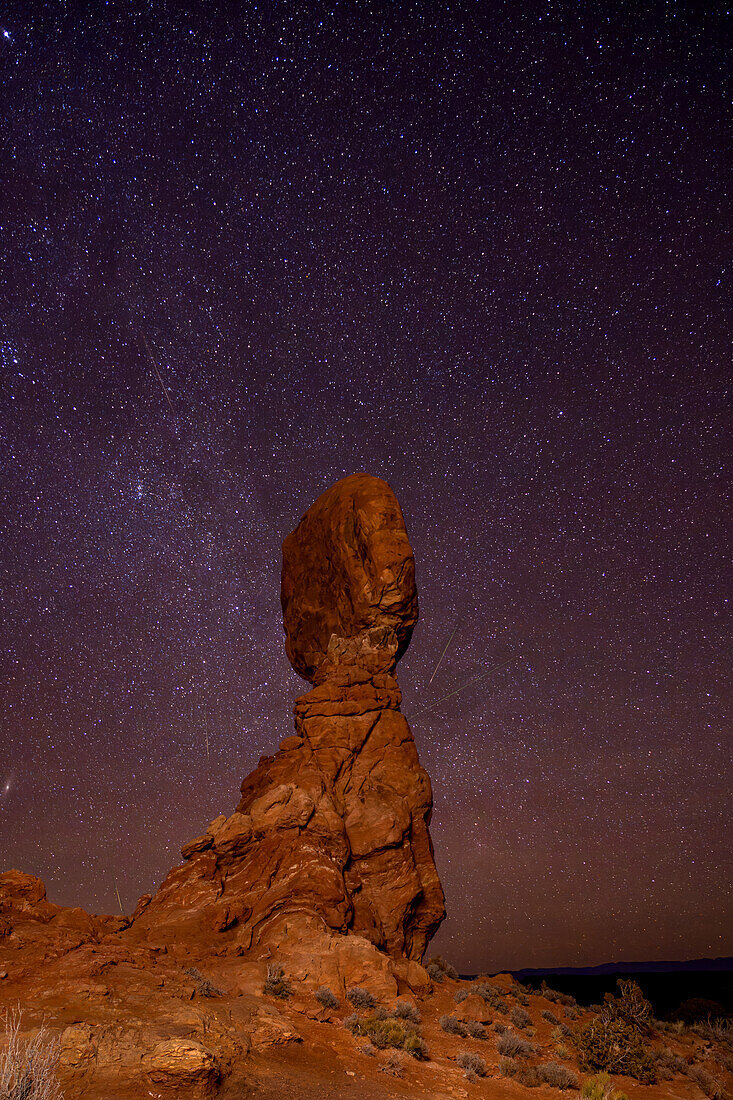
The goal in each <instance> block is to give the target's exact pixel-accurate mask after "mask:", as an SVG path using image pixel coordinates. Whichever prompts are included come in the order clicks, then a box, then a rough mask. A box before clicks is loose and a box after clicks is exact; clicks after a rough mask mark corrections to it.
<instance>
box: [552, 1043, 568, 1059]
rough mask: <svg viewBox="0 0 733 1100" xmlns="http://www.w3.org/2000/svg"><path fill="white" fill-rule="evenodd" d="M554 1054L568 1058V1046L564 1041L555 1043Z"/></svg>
mask: <svg viewBox="0 0 733 1100" xmlns="http://www.w3.org/2000/svg"><path fill="white" fill-rule="evenodd" d="M555 1054H556V1055H557V1056H558V1058H569V1057H570V1051H569V1050H568V1048H567V1047H566V1046H565V1044H564V1043H558V1044H557V1046H556V1047H555Z"/></svg>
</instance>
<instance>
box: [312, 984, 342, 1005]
mask: <svg viewBox="0 0 733 1100" xmlns="http://www.w3.org/2000/svg"><path fill="white" fill-rule="evenodd" d="M316 1000H317V1001H318V1003H319V1005H323V1007H324V1008H338V1007H339V1005H340V1004H341V1001H340V1000H339V999H338V997H337V996H336V994H335V993H334V992H333V990H331V989H329V988H328V986H327V985H322V986H320V988H319V989H317V990H316Z"/></svg>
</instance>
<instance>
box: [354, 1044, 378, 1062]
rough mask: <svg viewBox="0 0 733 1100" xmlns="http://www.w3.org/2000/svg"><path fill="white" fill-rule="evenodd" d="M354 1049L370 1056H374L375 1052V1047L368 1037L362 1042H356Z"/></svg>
mask: <svg viewBox="0 0 733 1100" xmlns="http://www.w3.org/2000/svg"><path fill="white" fill-rule="evenodd" d="M356 1049H357V1050H358V1051H359V1052H360V1053H361V1054H366V1055H368V1056H369V1057H370V1058H374V1056H375V1055H376V1053H377V1048H376V1047H375V1046H374V1044H373V1043H370V1042H369V1040H368V1039H365V1040H364V1042H363V1043H357V1044H356Z"/></svg>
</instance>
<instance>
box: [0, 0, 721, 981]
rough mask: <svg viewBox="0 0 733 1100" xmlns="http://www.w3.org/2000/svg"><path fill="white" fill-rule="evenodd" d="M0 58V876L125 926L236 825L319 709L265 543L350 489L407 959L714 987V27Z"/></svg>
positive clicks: (286, 13)
mask: <svg viewBox="0 0 733 1100" xmlns="http://www.w3.org/2000/svg"><path fill="white" fill-rule="evenodd" d="M3 20H4V22H3V25H2V27H1V28H0V30H1V31H2V37H0V95H1V96H2V105H3V145H4V150H5V151H4V155H3V157H2V158H0V194H2V196H3V197H2V199H1V200H0V250H1V251H2V259H3V263H2V265H1V267H0V370H1V372H2V396H1V398H0V416H1V419H0V469H1V470H2V479H1V480H2V496H1V497H0V522H1V523H2V531H3V538H2V542H1V545H0V570H1V571H2V572H1V576H2V583H1V584H0V608H1V609H2V622H3V629H2V638H1V640H0V656H1V660H2V669H1V670H0V671H1V675H0V714H1V715H2V734H1V735H0V860H1V863H0V869H7V868H8V867H18V868H20V869H23V870H26V871H29V872H32V873H34V874H38V875H40V876H41V877H42V878H43V879H44V881H45V882H46V885H47V888H48V892H49V896H50V897H51V899H52V900H54V901H57V902H61V903H63V904H68V905H83V906H84V907H85V908H87V909H91V910H95V911H107V912H110V911H115V910H116V909H117V901H116V894H115V886H117V887H118V888H119V891H120V895H121V897H122V900H123V904H124V906H125V909H126V910H127V911H131V910H132V908H133V907H134V905H135V902H136V899H137V897H138V896H139V895H140V894H142V893H144V892H147V891H150V890H152V889H154V887H155V885H157V884H158V883H159V882H160V881H161V879H162V878H163V876H164V875H165V873H166V872H167V870H168V869H169V867H170V866H171V865H172V864H173V863H175V862H176V860H177V859H178V858H179V856H178V849H179V848H180V845H181V844H182V843H183V842H185V841H186V840H188V839H190V838H191V837H193V836H195V835H198V834H199V833H200V832H201V831H202V829H203V827H204V826H205V824H206V823H207V822H208V821H209V820H211V819H212V818H213V817H214V816H215V815H216V814H218V813H220V812H227V813H229V812H231V810H232V809H233V808H234V805H235V804H236V801H237V798H238V788H239V784H240V782H241V780H242V778H243V777H244V776H245V775H246V774H247V773H248V772H249V771H250V770H251V769H252V768H253V767H254V766H255V765H256V763H257V760H258V758H259V756H260V755H261V754H263V753H267V752H272V751H274V750H275V749H276V747H277V745H278V743H279V741H280V740H281V739H282V738H283V737H284V736H287V735H288V734H289V733H290V730H291V728H292V705H293V701H294V698H295V696H296V695H297V694H299V693H301V692H302V691H304V690H305V689H306V685H304V683H303V682H302V681H301V680H299V678H298V677H297V675H296V674H295V673H294V672H293V671H292V669H291V668H290V666H289V664H288V661H287V658H286V656H285V652H284V645H283V632H282V620H281V613H280V606H279V571H280V544H281V542H282V539H283V538H284V537H285V535H286V534H287V533H288V532H289V531H290V530H292V528H293V527H294V526H295V524H296V523H297V521H298V519H299V518H300V516H301V515H302V514H303V512H304V511H305V510H306V508H307V507H308V506H309V505H310V504H311V503H312V501H313V500H314V499H315V498H316V497H317V496H318V494H319V493H320V492H322V491H323V490H324V489H326V488H327V487H328V486H329V485H330V484H331V483H332V482H333V481H335V480H337V479H338V478H340V477H342V476H344V475H346V474H348V473H352V472H355V471H357V470H366V471H367V472H369V473H372V474H375V475H378V476H380V477H384V478H385V479H386V480H387V481H388V482H389V483H390V485H391V486H392V488H393V489H394V490H395V492H396V494H397V497H398V499H399V500H400V503H401V505H402V508H403V511H404V514H405V518H406V522H407V527H408V532H409V534H410V538H411V542H412V545H413V548H414V551H415V557H416V562H417V581H418V588H419V593H420V606H421V622H420V623H419V625H418V627H417V629H416V631H415V634H414V637H413V641H412V645H411V648H410V649H409V650H408V652H407V654H406V656H405V657H404V659H403V661H402V663H401V665H400V668H399V670H398V671H399V677H400V683H401V686H402V690H403V697H404V698H403V710H404V712H405V714H406V716H407V718H408V720H409V721H410V723H411V725H412V728H413V731H414V734H415V738H416V741H417V745H418V750H419V752H420V756H421V760H422V762H423V764H424V765H425V767H426V768H427V769H428V771H429V773H430V775H431V778H432V781H433V787H434V796H435V810H434V815H433V820H432V826H431V831H432V835H433V840H434V844H435V850H436V860H437V863H438V868H439V871H440V873H441V877H442V881H443V885H444V888H445V891H446V896H447V907H448V914H449V915H448V919H447V920H446V922H445V924H444V926H443V927H442V929H441V930H440V932H439V933H438V936H437V937H436V940H435V941H434V946H435V949H436V950H440V951H442V952H443V953H444V954H445V955H446V956H448V957H449V958H450V959H451V960H452V961H453V962H454V963H455V964H456V965H457V966H459V967H460V968H461V969H463V970H464V971H471V970H478V969H488V970H497V969H506V968H510V967H513V968H517V967H521V966H550V965H572V964H577V965H583V964H588V965H590V964H595V963H600V962H605V961H610V960H616V959H625V960H630V959H631V960H633V959H655V958H656V959H661V958H693V957H698V956H711V955H713V956H714V955H723V954H733V938H732V937H731V931H732V930H733V907H732V906H731V896H733V895H732V892H731V889H730V884H731V883H730V879H731V874H730V872H731V857H730V844H729V839H728V838H727V837H726V830H727V825H728V822H729V816H730V801H729V799H730V793H729V792H730V782H731V768H730V765H731V752H730V747H731V742H730V733H729V728H730V727H729V722H728V715H727V711H726V706H727V700H728V698H729V694H728V692H729V684H730V680H729V674H728V667H727V663H726V659H725V658H726V652H727V644H726V643H727V642H728V635H729V627H728V604H727V599H726V594H725V582H724V577H725V573H724V560H725V559H724V554H723V538H722V535H723V527H724V524H723V516H724V515H725V511H724V509H725V501H726V488H727V482H726V476H725V474H726V461H727V455H728V449H727V443H728V437H727V434H726V428H727V422H726V417H725V412H726V399H727V371H726V366H727V363H728V344H727V339H726V325H725V314H724V303H725V301H726V296H727V295H729V283H726V273H725V272H726V267H725V262H726V249H725V243H724V241H725V233H724V227H725V221H724V209H725V206H724V204H725V182H726V176H725V169H726V144H727V140H728V136H727V134H726V131H725V112H724V106H723V96H722V86H723V67H724V56H725V51H724V47H725V37H724V29H723V22H722V18H721V19H720V20H719V19H718V18H717V16H716V14H715V12H714V10H713V7H712V6H711V8H710V10H709V11H708V12H707V13H704V12H703V13H702V14H701V12H700V11H699V10H697V9H696V8H695V7H694V6H692V5H687V4H683V3H659V4H655V3H649V4H646V5H640V4H631V3H629V4H625V3H616V4H604V3H596V2H594V3H588V4H583V5H570V4H560V3H553V2H550V3H541V4H540V3H532V2H530V3H527V4H522V5H517V4H510V3H507V4H502V3H486V4H468V3H461V4H458V3H456V4H453V3H447V4H442V5H431V4H425V3H389V4H387V3H376V2H375V3H365V4H363V5H362V4H359V5H355V4H348V3H332V4H319V3H303V4H294V3H288V2H285V3H278V4H274V3H272V4H267V3H265V4H258V5H254V4H246V5H245V4H243V5H239V6H237V5H234V6H231V7H230V6H224V5H219V4H217V3H212V4H207V5H197V4H196V5H189V6H186V5H185V4H171V3H156V4H155V5H147V4H130V3H106V4H83V3H78V2H76V3H47V4H36V5H33V4H27V3H24V4H17V5H15V6H13V5H11V6H10V8H8V9H7V10H6V12H5V14H4V16H3ZM453 631H455V634H454V636H453V638H452V641H451V642H450V645H449V646H448V649H447V651H446V652H445V655H444V657H443V659H442V661H441V663H440V665H439V667H438V670H437V673H435V675H433V674H434V672H435V668H436V665H437V664H438V661H439V658H440V656H441V653H442V652H443V650H444V647H445V645H446V643H447V642H448V641H449V639H450V637H451V634H452V632H453ZM431 677H432V680H431Z"/></svg>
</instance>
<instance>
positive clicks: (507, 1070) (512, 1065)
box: [499, 1058, 521, 1077]
mask: <svg viewBox="0 0 733 1100" xmlns="http://www.w3.org/2000/svg"><path fill="white" fill-rule="evenodd" d="M520 1069H521V1066H520V1065H519V1062H515V1061H514V1059H513V1058H500V1059H499V1073H500V1074H501V1075H502V1077H514V1076H515V1074H517V1073H519V1070H520Z"/></svg>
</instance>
